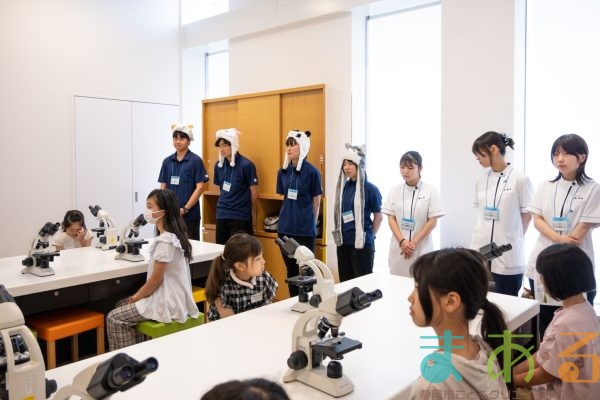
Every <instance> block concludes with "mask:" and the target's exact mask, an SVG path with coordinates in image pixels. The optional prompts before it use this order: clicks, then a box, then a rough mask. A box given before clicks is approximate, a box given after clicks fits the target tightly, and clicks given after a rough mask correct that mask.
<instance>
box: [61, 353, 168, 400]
mask: <svg viewBox="0 0 600 400" xmlns="http://www.w3.org/2000/svg"><path fill="white" fill-rule="evenodd" d="M157 368H158V361H157V360H156V358H154V357H149V358H147V359H145V360H144V361H142V362H138V361H137V360H135V359H134V358H131V357H129V356H128V355H127V354H125V353H118V354H116V355H115V356H113V357H111V358H110V359H108V360H106V361H103V362H100V363H96V364H93V365H90V366H89V367H87V368H86V369H84V370H83V371H81V372H80V373H78V374H77V375H75V378H73V383H72V384H70V385H68V386H65V387H62V388H61V389H60V390H59V391H58V392H57V393H56V395H55V396H54V398H55V399H56V400H67V399H69V398H70V397H71V396H78V397H80V398H81V399H83V400H92V399H109V398H110V397H111V396H112V395H113V394H115V393H116V392H124V391H126V390H129V389H131V388H132V387H134V386H136V385H139V384H140V383H142V382H143V381H144V380H145V379H146V375H148V374H150V373H152V372H154V371H156V369H157Z"/></svg>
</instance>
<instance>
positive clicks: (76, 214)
mask: <svg viewBox="0 0 600 400" xmlns="http://www.w3.org/2000/svg"><path fill="white" fill-rule="evenodd" d="M61 228H62V229H61V231H60V232H59V233H57V234H56V235H54V236H53V237H52V245H53V246H54V247H55V248H56V251H61V250H66V249H77V248H80V247H89V246H90V245H91V244H92V238H93V235H92V234H91V232H90V231H88V230H87V228H86V226H85V218H84V217H83V213H82V212H81V211H79V210H69V211H67V212H66V213H65V217H64V218H63V221H62V224H61Z"/></svg>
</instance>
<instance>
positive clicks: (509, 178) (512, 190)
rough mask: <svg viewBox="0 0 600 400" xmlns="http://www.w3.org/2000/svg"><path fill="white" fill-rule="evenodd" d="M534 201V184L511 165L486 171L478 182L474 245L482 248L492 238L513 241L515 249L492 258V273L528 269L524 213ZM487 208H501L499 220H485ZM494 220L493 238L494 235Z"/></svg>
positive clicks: (513, 272) (511, 273) (508, 242)
mask: <svg viewBox="0 0 600 400" xmlns="http://www.w3.org/2000/svg"><path fill="white" fill-rule="evenodd" d="M532 200H533V185H532V184H531V180H530V179H529V178H528V177H526V176H525V175H524V174H523V173H522V172H520V171H518V170H515V169H514V168H513V167H512V166H510V165H509V166H508V167H506V168H505V169H504V171H501V172H494V171H492V170H491V169H488V170H487V171H485V172H484V173H483V174H481V176H479V178H477V182H476V183H475V198H474V206H475V208H477V209H478V211H479V212H478V216H477V223H476V224H475V229H474V230H473V239H472V241H471V248H472V249H474V250H479V249H480V248H481V247H482V246H484V245H486V244H489V243H490V240H491V241H493V242H494V243H496V244H497V245H498V246H500V245H504V244H510V245H511V246H512V250H510V251H507V252H505V253H504V254H503V255H502V256H500V257H498V258H496V259H494V260H492V272H494V273H496V274H500V275H516V274H522V273H524V272H525V266H526V265H527V262H526V260H527V259H526V256H525V240H524V237H523V222H522V218H521V214H522V213H525V212H526V207H527V206H528V205H529V204H530V203H531V201H532ZM486 207H495V208H497V209H498V210H499V212H498V214H499V215H498V219H497V220H495V221H493V220H492V219H486V218H485V217H484V210H485V208H486ZM492 223H493V237H492Z"/></svg>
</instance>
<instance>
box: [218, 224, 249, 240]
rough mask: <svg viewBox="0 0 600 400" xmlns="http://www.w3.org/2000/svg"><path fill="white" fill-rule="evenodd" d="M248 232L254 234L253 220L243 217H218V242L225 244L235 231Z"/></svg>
mask: <svg viewBox="0 0 600 400" xmlns="http://www.w3.org/2000/svg"><path fill="white" fill-rule="evenodd" d="M239 232H246V233H247V234H248V235H253V234H254V230H253V229H252V221H251V220H250V221H248V220H243V219H217V232H216V240H217V243H218V244H225V243H227V241H228V240H229V238H230V237H231V236H233V234H234V233H239Z"/></svg>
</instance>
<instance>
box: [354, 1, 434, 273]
mask: <svg viewBox="0 0 600 400" xmlns="http://www.w3.org/2000/svg"><path fill="white" fill-rule="evenodd" d="M366 54H367V56H366V98H367V101H366V142H367V143H366V144H367V173H368V176H369V178H370V180H372V182H373V183H374V184H375V185H376V186H377V187H378V188H379V190H380V191H381V195H382V196H383V201H385V198H386V196H387V194H388V193H389V191H390V190H391V189H392V187H394V186H395V185H397V184H399V183H402V182H403V180H402V177H401V176H400V170H399V161H400V157H401V156H402V154H404V153H405V152H406V151H409V150H416V151H418V152H419V153H420V154H421V155H422V157H423V174H422V175H423V180H424V181H426V182H428V183H429V184H431V185H433V186H435V187H437V188H439V187H440V175H441V166H440V160H441V153H440V140H441V122H440V119H441V5H440V4H439V3H434V4H429V5H426V6H419V7H415V8H411V9H408V10H400V11H395V12H391V13H390V12H387V13H385V14H381V15H376V16H370V17H368V19H367V44H366ZM391 235H392V233H391V231H390V229H389V227H388V222H387V217H386V216H384V220H383V222H382V227H381V230H380V231H379V234H378V235H377V240H376V248H377V250H376V253H375V267H374V269H376V270H378V269H379V270H387V268H388V261H387V256H388V247H389V242H390V239H391ZM434 242H435V245H436V247H437V246H439V228H437V229H436V230H435V231H434Z"/></svg>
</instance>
